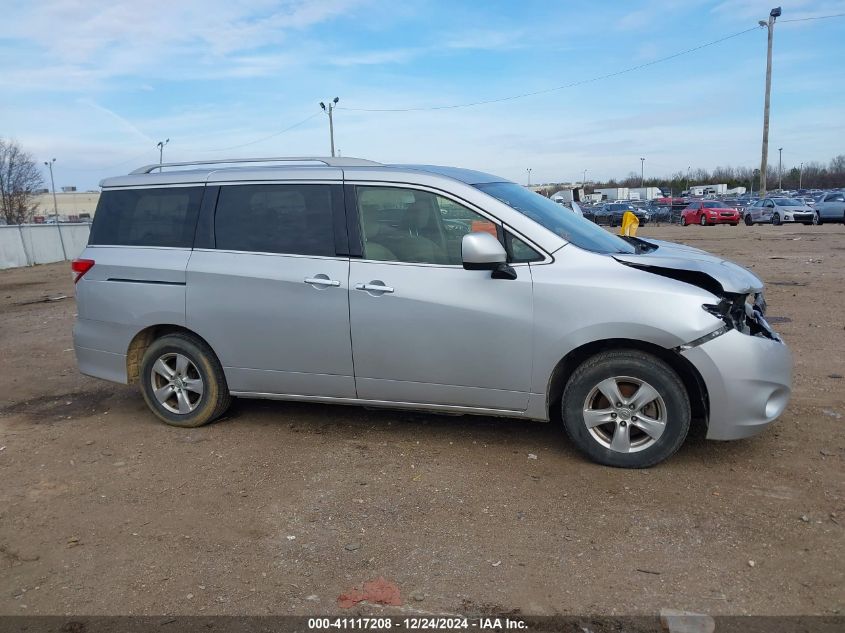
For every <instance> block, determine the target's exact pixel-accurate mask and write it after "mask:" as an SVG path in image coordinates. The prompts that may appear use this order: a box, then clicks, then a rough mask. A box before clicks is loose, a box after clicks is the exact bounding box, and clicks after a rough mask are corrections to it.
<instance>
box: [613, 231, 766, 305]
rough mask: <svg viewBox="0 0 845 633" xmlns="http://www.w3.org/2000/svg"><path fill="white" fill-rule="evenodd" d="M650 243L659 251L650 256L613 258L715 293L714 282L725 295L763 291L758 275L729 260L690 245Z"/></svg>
mask: <svg viewBox="0 0 845 633" xmlns="http://www.w3.org/2000/svg"><path fill="white" fill-rule="evenodd" d="M647 241H648V242H649V243H651V244H655V245H657V246H658V248H657V249H655V250H654V251H651V252H650V253H640V254H631V255H629V254H627V253H625V254H618V255H614V256H613V257H614V258H615V259H616V260H617V261H619V262H621V263H623V264H626V265H628V266H633V267H634V268H640V269H642V270H646V271H649V272H653V273H655V274H658V275H661V274H662V275H664V276H667V277H672V278H675V279H680V280H681V281H686V282H688V283H692V284H694V285H698V286H699V287H704V288H705V289H706V290H711V291H712V290H713V282H715V284H717V285H718V286H719V287H720V288H721V290H722V292H727V293H735V294H748V293H752V292H760V291H761V290H762V289H763V282H762V281H761V280H760V278H759V277H757V275H755V274H753V273H752V272H750V271H749V270H746V269H745V268H743V267H742V266H739V265H737V264H734V263H733V262H730V261H728V260H726V259H722V258H720V257H716V256H715V255H711V254H710V253H707V252H706V251H702V250H701V249H698V248H693V247H691V246H684V245H682V244H673V243H672V242H664V241H662V240H647ZM671 271H676V272H677V271H684V272H687V273H692V274H691V275H686V276H684V275H680V276H679V275H677V274H672V272H671ZM667 273H669V274H667Z"/></svg>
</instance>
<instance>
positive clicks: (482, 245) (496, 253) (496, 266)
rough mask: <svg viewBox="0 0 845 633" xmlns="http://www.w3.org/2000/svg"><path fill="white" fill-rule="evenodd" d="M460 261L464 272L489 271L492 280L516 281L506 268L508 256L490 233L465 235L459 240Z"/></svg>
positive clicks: (510, 269) (510, 270) (510, 271)
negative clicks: (491, 272)
mask: <svg viewBox="0 0 845 633" xmlns="http://www.w3.org/2000/svg"><path fill="white" fill-rule="evenodd" d="M461 259H462V260H463V264H464V268H465V269H466V270H491V271H493V274H492V275H491V276H492V277H493V279H516V271H515V270H514V269H513V268H511V267H510V266H508V254H507V253H506V252H505V247H504V246H502V244H501V242H499V240H497V239H496V238H495V237H493V236H492V235H491V234H490V233H480V232H479V233H467V234H466V235H464V237H463V239H462V240H461Z"/></svg>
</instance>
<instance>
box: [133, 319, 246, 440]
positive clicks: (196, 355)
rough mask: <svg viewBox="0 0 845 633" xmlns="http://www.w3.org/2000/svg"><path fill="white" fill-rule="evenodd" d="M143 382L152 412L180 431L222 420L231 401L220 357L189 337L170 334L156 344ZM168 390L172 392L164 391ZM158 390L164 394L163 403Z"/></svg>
mask: <svg viewBox="0 0 845 633" xmlns="http://www.w3.org/2000/svg"><path fill="white" fill-rule="evenodd" d="M159 362H161V363H163V364H164V366H165V367H162V366H161V365H160V364H158V363H159ZM166 370H169V373H168V371H166ZM174 370H175V371H174ZM168 376H169V378H168ZM174 376H175V377H176V378H175V379H176V383H173V380H174ZM140 383H141V394H142V395H143V396H144V401H145V402H146V403H147V406H148V407H149V408H150V410H151V411H152V412H153V413H154V414H155V415H156V416H157V417H158V418H159V419H160V420H161V421H162V422H164V423H166V424H169V425H171V426H178V427H181V428H193V427H197V426H202V425H204V424H208V423H209V422H211V421H213V420H215V419H216V418H218V417H220V416H221V415H222V414H223V413H224V412H225V411H226V409H228V408H229V403H230V401H231V396H230V395H229V386H228V385H227V384H226V376H225V375H224V374H223V368H222V367H221V366H220V361H218V360H217V356H215V354H214V352H213V351H211V348H210V347H208V345H206V344H205V343H204V342H203V341H202V340H200V339H199V338H197V337H196V336H192V335H190V334H182V333H176V334H168V335H166V336H162V337H161V338H159V339H156V340H155V341H153V342H152V344H151V345H150V346H149V347H148V348H147V351H146V352H145V353H144V357H143V359H142V360H141V380H140ZM174 384H175V385H176V388H174V387H173V385H174ZM167 387H170V390H169V391H164V392H162V391H161V390H162V389H164V388H167ZM156 389H158V390H159V394H164V395H162V396H161V398H162V399H161V400H160V399H159V396H157V395H156ZM197 390H199V392H198V391H197ZM180 392H181V393H180ZM177 409H178V410H177ZM182 409H184V412H180V411H181V410H182Z"/></svg>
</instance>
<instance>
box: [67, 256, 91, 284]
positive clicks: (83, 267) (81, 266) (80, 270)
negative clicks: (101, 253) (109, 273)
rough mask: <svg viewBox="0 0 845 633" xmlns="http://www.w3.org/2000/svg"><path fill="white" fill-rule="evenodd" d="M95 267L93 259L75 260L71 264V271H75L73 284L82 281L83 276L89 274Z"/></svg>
mask: <svg viewBox="0 0 845 633" xmlns="http://www.w3.org/2000/svg"><path fill="white" fill-rule="evenodd" d="M93 267H94V260H93V259H74V260H73V261H72V262H71V263H70V269H71V270H72V271H73V283H76V282H77V281H79V280H80V279H82V275H84V274H85V273H87V272H88V271H89V270H91V269H92V268H93Z"/></svg>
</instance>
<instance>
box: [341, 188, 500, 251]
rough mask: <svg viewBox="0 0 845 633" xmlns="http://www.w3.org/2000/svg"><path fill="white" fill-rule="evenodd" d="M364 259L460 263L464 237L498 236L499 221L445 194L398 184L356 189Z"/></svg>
mask: <svg viewBox="0 0 845 633" xmlns="http://www.w3.org/2000/svg"><path fill="white" fill-rule="evenodd" d="M357 198H358V218H359V221H360V223H361V236H362V242H363V247H364V258H365V259H373V260H378V261H395V262H409V263H425V264H447V265H457V266H459V265H461V263H462V258H461V241H462V240H463V237H464V235H466V234H467V233H474V232H486V233H490V234H492V235H494V236H498V229H497V225H496V224H495V223H494V222H491V221H490V220H488V219H487V218H485V217H483V216H481V215H479V214H478V213H475V212H474V211H470V210H469V209H467V208H466V207H465V206H463V205H461V204H458V203H457V202H454V201H452V200H449V199H448V198H444V197H443V196H438V195H437V194H434V193H430V192H428V191H420V190H416V189H402V188H398V187H358V188H357Z"/></svg>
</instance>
